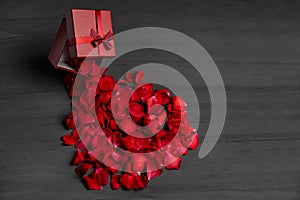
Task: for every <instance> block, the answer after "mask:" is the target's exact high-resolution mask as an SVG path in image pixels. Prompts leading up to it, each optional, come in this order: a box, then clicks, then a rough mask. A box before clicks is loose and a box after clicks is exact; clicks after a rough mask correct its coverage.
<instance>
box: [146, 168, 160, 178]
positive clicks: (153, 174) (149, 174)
mask: <svg viewBox="0 0 300 200" xmlns="http://www.w3.org/2000/svg"><path fill="white" fill-rule="evenodd" d="M162 173H163V170H162V169H158V170H155V171H152V172H147V177H148V180H150V179H154V178H156V177H158V176H160V175H161V174H162Z"/></svg>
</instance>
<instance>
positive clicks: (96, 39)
mask: <svg viewBox="0 0 300 200" xmlns="http://www.w3.org/2000/svg"><path fill="white" fill-rule="evenodd" d="M90 35H91V36H92V37H93V41H92V42H91V43H92V45H93V46H94V47H96V46H98V45H99V44H101V43H103V45H104V46H105V48H107V49H111V48H112V45H111V44H110V43H109V40H111V38H112V36H113V34H112V32H111V31H108V32H107V33H106V34H105V35H104V37H101V36H100V35H99V34H98V33H97V31H95V30H94V29H91V34H90Z"/></svg>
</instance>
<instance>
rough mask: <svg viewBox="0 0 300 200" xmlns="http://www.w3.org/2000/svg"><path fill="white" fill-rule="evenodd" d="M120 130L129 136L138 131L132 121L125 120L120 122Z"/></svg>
mask: <svg viewBox="0 0 300 200" xmlns="http://www.w3.org/2000/svg"><path fill="white" fill-rule="evenodd" d="M120 128H121V129H122V130H123V131H124V132H125V133H127V134H131V133H134V132H135V131H136V128H137V126H136V124H135V123H134V122H133V121H132V120H131V119H124V120H122V121H121V122H120Z"/></svg>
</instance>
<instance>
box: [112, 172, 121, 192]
mask: <svg viewBox="0 0 300 200" xmlns="http://www.w3.org/2000/svg"><path fill="white" fill-rule="evenodd" d="M110 186H111V188H112V189H113V190H117V189H119V188H121V182H120V176H119V175H113V176H112V177H111V180H110Z"/></svg>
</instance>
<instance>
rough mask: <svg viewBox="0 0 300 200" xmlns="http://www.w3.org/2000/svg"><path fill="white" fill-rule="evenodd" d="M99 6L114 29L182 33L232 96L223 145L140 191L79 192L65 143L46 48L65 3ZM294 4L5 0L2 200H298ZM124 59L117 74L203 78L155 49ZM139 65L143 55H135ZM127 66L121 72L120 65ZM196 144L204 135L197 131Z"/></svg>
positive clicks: (0, 15)
mask: <svg viewBox="0 0 300 200" xmlns="http://www.w3.org/2000/svg"><path fill="white" fill-rule="evenodd" d="M72 7H77V8H106V9H110V10H112V12H113V22H114V29H115V32H120V31H123V30H126V29H130V28H136V27H140V26H162V27H167V28H171V29H175V30H178V31H181V32H183V33H186V34H188V35H189V36H191V37H193V38H195V39H196V40H197V41H198V42H199V43H201V44H202V45H203V46H204V47H205V48H206V50H207V51H208V52H209V53H210V55H211V56H212V58H213V59H214V60H215V61H216V63H217V65H218V67H219V70H220V71H221V73H222V76H223V79H224V82H225V85H226V89H227V96H228V116H227V121H226V124H225V128H224V131H223V133H222V135H221V138H220V141H219V142H218V144H217V145H216V147H215V148H214V150H213V152H211V154H210V155H209V156H208V157H206V158H205V159H204V160H198V159H197V152H196V151H195V152H192V153H190V154H189V155H188V156H187V157H185V158H184V162H183V166H182V168H181V170H179V171H168V172H166V173H164V174H163V175H162V176H161V177H159V178H157V179H155V180H153V181H152V182H150V184H149V186H148V188H147V189H144V190H141V191H123V190H119V191H112V190H111V189H110V188H108V187H105V188H104V191H101V192H95V191H87V190H86V189H85V188H84V186H83V184H82V183H81V182H80V181H79V179H78V178H77V176H76V175H75V173H74V172H73V168H72V167H71V166H69V165H68V163H69V161H70V159H71V158H72V155H73V152H72V148H70V147H65V146H62V145H61V142H60V140H59V138H60V136H61V135H62V134H64V133H65V129H64V127H63V125H62V121H63V119H64V117H65V116H66V114H67V113H68V112H69V111H70V99H69V97H68V96H67V93H66V91H65V88H64V86H63V84H62V82H61V79H62V75H63V74H61V73H60V72H57V71H55V70H54V69H52V68H51V66H50V64H49V63H48V61H47V53H48V51H49V48H50V46H51V43H52V42H53V39H54V36H55V34H56V31H57V28H58V25H59V23H60V19H61V17H62V16H63V15H64V12H65V10H66V9H68V8H72ZM299 11H300V3H299V2H298V1H296V0H295V1H284V0H282V1H278V0H276V1H260V0H257V1H244V0H234V1H227V2H224V1H191V0H188V1H184V2H183V1H180V0H173V1H147V2H146V1H145V2H144V1H143V2H142V1H137V0H136V1H131V0H130V1H128V0H127V1H124V0H118V1H65V0H50V1H48V2H46V1H45V2H42V1H40V0H27V1H21V0H18V1H17V0H14V1H7V0H2V1H1V11H0V52H1V59H0V65H1V74H0V83H1V84H0V109H1V112H0V126H1V135H0V142H1V143H0V199H1V200H8V199H30V200H31V199H44V200H46V199H110V198H111V199H129V198H131V199H183V198H184V199H230V200H232V199H245V200H247V199H280V200H282V199H295V200H297V199H300V136H299V130H300V123H299V120H300V104H299V102H300V67H299V64H300V47H299V45H300V37H299V36H300V26H299V24H300V12H299ZM138 54H139V53H138V52H137V54H135V55H132V56H131V57H130V56H129V57H125V58H123V60H122V61H120V62H119V64H118V65H117V66H116V67H115V70H114V71H116V72H115V73H118V72H121V71H122V70H121V68H122V66H123V65H126V66H131V65H135V64H137V63H139V62H143V61H149V60H150V61H160V60H162V62H165V63H167V64H169V65H172V64H174V65H176V66H178V69H180V70H182V71H185V75H187V76H188V77H189V78H190V79H191V81H192V82H193V86H195V88H196V90H197V92H198V93H199V95H200V98H199V99H200V104H201V109H202V111H203V113H201V115H203V120H201V123H200V129H201V130H202V129H203V130H204V131H203V132H205V129H206V128H207V125H208V124H207V123H208V119H209V97H208V94H207V91H206V88H205V86H204V83H203V81H201V79H200V78H199V77H195V76H194V74H193V73H192V71H191V70H190V69H191V68H190V66H188V65H187V64H185V62H184V61H182V60H179V59H178V58H176V57H174V56H172V55H167V54H160V53H159V52H149V53H147V54H145V53H140V56H137V55H138ZM143 59H144V60H143ZM122 69H124V68H122ZM201 137H203V134H202V135H201Z"/></svg>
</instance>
